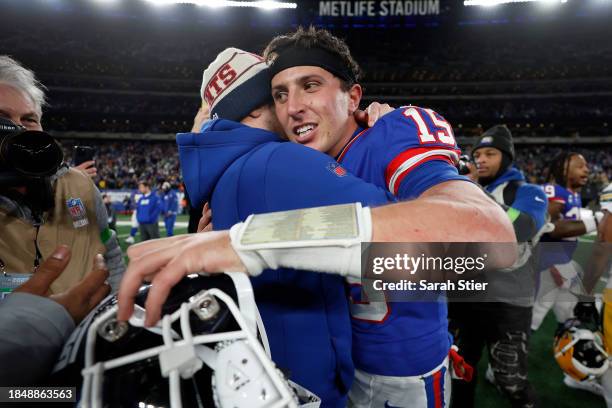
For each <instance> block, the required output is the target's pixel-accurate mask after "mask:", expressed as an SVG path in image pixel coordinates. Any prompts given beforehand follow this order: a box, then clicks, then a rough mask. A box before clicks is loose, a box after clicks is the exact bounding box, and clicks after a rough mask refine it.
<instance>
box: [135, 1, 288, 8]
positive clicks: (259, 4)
mask: <svg viewBox="0 0 612 408" xmlns="http://www.w3.org/2000/svg"><path fill="white" fill-rule="evenodd" d="M145 1H147V2H148V3H152V4H154V5H158V6H164V5H170V4H195V5H196V6H207V7H214V8H217V7H252V8H260V9H265V10H276V9H294V8H297V3H282V2H279V1H274V0H260V1H234V0H145Z"/></svg>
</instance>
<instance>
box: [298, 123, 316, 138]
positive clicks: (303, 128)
mask: <svg viewBox="0 0 612 408" xmlns="http://www.w3.org/2000/svg"><path fill="white" fill-rule="evenodd" d="M312 129H314V126H313V125H304V126H300V127H299V128H297V129H296V133H297V134H298V136H304V135H305V134H306V133H308V132H310V131H311V130H312Z"/></svg>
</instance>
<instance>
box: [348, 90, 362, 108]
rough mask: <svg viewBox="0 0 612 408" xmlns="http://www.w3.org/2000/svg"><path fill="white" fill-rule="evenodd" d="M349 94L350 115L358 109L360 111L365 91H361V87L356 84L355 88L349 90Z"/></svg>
mask: <svg viewBox="0 0 612 408" xmlns="http://www.w3.org/2000/svg"><path fill="white" fill-rule="evenodd" d="M348 94H349V104H348V108H349V111H350V113H351V114H353V113H355V111H356V110H357V109H359V103H360V102H361V97H362V96H363V90H362V89H361V85H359V84H354V85H353V86H351V89H349V91H348Z"/></svg>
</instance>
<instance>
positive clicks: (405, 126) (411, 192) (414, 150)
mask: <svg viewBox="0 0 612 408" xmlns="http://www.w3.org/2000/svg"><path fill="white" fill-rule="evenodd" d="M379 122H380V125H379V123H378V122H377V123H376V125H375V126H374V127H372V129H371V132H373V134H371V135H369V138H371V139H374V140H373V143H378V144H379V146H378V150H380V152H382V153H381V157H382V162H381V163H380V165H381V166H382V168H383V169H384V173H385V183H386V187H387V189H388V190H389V191H390V192H391V193H393V194H395V195H396V196H397V197H398V198H402V199H404V198H409V197H416V196H418V195H419V194H421V193H422V192H423V191H425V189H427V188H429V187H432V186H433V185H436V184H438V183H442V182H444V181H448V180H455V179H461V180H466V178H464V177H461V176H459V175H458V173H457V171H456V170H454V167H455V165H456V163H457V162H458V160H459V155H460V150H459V147H458V146H457V143H456V141H455V137H454V134H453V130H452V128H451V126H450V124H449V123H448V122H447V121H446V120H445V119H444V118H443V117H442V116H440V115H439V114H437V113H436V112H434V111H433V110H431V109H424V108H419V107H416V106H407V107H402V108H398V109H396V110H395V111H393V112H391V113H389V114H388V115H385V116H383V118H382V119H380V120H379ZM434 162H435V163H436V164H435V165H431V163H434ZM427 163H430V165H428V166H426V167H427V168H429V170H430V171H431V172H432V173H431V174H426V173H425V172H424V171H417V170H418V169H423V167H422V166H423V165H425V164H427ZM424 175H427V177H426V178H427V181H426V182H424V181H423V180H421V178H422V177H423V176H424ZM425 186H426V187H427V188H425V189H424V187H425Z"/></svg>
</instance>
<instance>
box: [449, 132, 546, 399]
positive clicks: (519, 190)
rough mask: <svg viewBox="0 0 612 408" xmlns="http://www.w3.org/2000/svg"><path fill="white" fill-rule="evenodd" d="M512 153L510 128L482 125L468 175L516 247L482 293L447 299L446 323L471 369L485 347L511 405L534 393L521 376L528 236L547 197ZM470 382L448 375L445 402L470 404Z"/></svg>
mask: <svg viewBox="0 0 612 408" xmlns="http://www.w3.org/2000/svg"><path fill="white" fill-rule="evenodd" d="M514 157H515V154H514V145H513V142H512V134H511V133H510V130H509V129H508V128H507V127H506V126H501V125H498V126H494V127H492V128H491V129H489V130H487V131H486V132H485V133H484V134H483V135H482V136H481V137H480V139H479V140H478V143H477V144H476V145H475V146H474V148H473V150H472V159H473V161H474V163H475V166H474V165H473V164H470V166H471V168H472V170H473V172H472V175H473V178H474V179H475V181H477V182H478V183H479V184H480V185H481V186H482V187H483V188H484V189H485V190H486V191H487V192H488V193H489V194H490V195H491V196H492V197H493V198H494V199H495V201H497V202H498V203H499V204H500V205H502V206H503V207H504V209H505V210H506V214H507V216H508V217H509V218H510V220H511V221H512V224H513V227H514V230H515V234H516V238H517V241H518V242H519V243H520V245H519V247H520V253H519V260H518V261H517V262H516V263H515V265H513V267H512V268H511V270H510V272H508V273H503V274H496V275H495V276H494V277H493V278H492V279H489V286H488V291H487V293H488V294H487V298H486V299H481V300H483V301H480V302H456V303H451V305H450V306H449V329H450V331H451V333H453V335H454V336H455V344H456V345H458V346H459V352H460V353H461V354H462V355H463V357H464V358H465V360H466V362H467V363H468V364H470V365H471V366H472V367H474V369H476V367H477V366H478V360H479V359H480V356H481V353H482V349H483V348H484V347H485V346H486V347H487V349H488V355H489V362H490V368H491V369H490V370H488V372H487V378H488V379H489V380H490V381H491V382H493V383H495V384H496V385H497V387H498V389H499V390H500V391H501V392H502V393H503V394H504V395H505V396H506V398H508V400H509V401H510V403H511V405H512V407H535V406H537V398H536V395H535V392H534V390H533V387H532V386H531V384H530V383H529V381H528V380H527V350H528V343H529V335H530V324H531V313H532V306H533V298H534V294H535V273H536V272H537V271H536V269H537V268H536V267H535V265H534V263H533V262H531V261H530V258H531V242H532V241H534V240H537V239H538V237H539V235H540V234H541V231H542V230H543V228H544V227H545V225H546V212H547V200H546V195H545V194H544V191H543V190H542V188H541V187H539V186H536V185H534V184H528V183H526V182H525V177H524V176H523V173H522V172H521V171H520V170H519V169H518V168H517V167H516V166H514V165H513V161H514ZM484 300H486V302H485V301H484ZM474 316H478V319H474ZM476 383H477V380H476V376H474V380H472V381H471V382H465V381H461V380H453V389H452V405H451V406H452V407H454V408H459V407H461V408H464V407H473V406H474V395H475V390H476Z"/></svg>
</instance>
